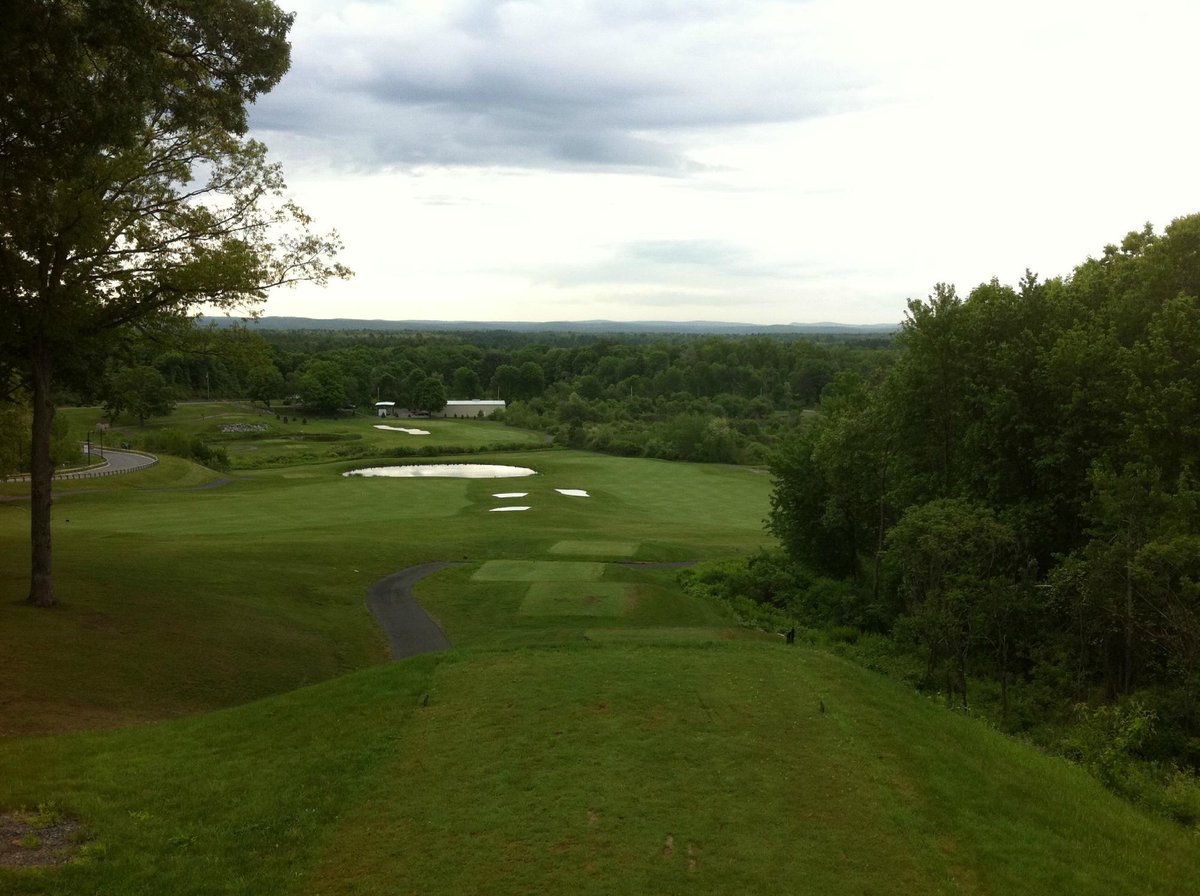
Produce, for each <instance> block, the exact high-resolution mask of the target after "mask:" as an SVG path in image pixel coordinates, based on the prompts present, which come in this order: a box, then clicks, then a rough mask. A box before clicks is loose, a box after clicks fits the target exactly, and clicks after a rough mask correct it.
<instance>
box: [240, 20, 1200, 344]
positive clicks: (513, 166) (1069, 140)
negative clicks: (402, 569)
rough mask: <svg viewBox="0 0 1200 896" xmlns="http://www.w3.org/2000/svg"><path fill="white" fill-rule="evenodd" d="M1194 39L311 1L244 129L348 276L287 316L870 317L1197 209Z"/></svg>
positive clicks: (284, 308)
mask: <svg viewBox="0 0 1200 896" xmlns="http://www.w3.org/2000/svg"><path fill="white" fill-rule="evenodd" d="M1198 26H1200V10H1197V9H1196V8H1194V7H1193V6H1192V5H1191V4H1185V3H1178V2H1168V0H1146V2H1143V3H1142V4H1139V5H1137V6H1136V7H1131V6H1128V5H1127V4H1116V3H1112V2H1088V3H1084V2H1074V0H1060V2H1039V3H1033V2H1028V0H1017V2H1010V3H1005V4H993V5H984V4H979V3H970V4H967V3H961V2H949V0H914V2H910V3H906V4H895V3H890V2H866V0H858V2H854V0H812V2H807V3H803V2H801V3H789V2H750V0H747V2H732V0H731V2H705V3H698V2H683V0H680V2H674V3H673V2H659V3H632V2H626V3H583V2H575V0H553V2H551V0H546V2H542V3H535V2H511V3H483V2H473V3H466V2H460V3H450V4H445V3H436V4H431V3H426V2H416V0H413V2H395V3H390V2H372V3H364V2H358V3H341V4H333V3H324V2H323V3H315V2H313V3H311V4H309V5H308V6H306V7H302V8H301V10H300V18H299V20H298V24H297V26H296V31H295V34H294V38H295V40H294V51H293V57H294V65H293V72H292V73H291V74H290V75H289V76H288V78H287V79H286V80H285V82H284V84H283V85H282V86H281V87H280V88H279V90H278V91H277V92H276V93H275V94H272V95H271V96H269V97H267V98H266V99H265V100H263V101H262V103H261V104H260V108H259V109H258V110H257V111H256V115H255V118H254V123H255V127H256V129H257V131H258V133H260V134H261V135H262V136H263V137H264V138H265V140H266V142H267V143H268V145H270V146H271V147H272V150H273V152H274V153H275V154H276V155H277V156H278V157H280V158H281V159H282V160H283V162H284V164H285V170H286V171H288V172H289V174H290V179H291V181H292V184H293V186H294V188H295V192H296V193H297V196H298V198H299V200H300V201H301V204H302V205H304V206H305V207H306V208H307V209H308V210H309V211H311V212H313V213H314V214H315V216H316V217H317V220H318V222H319V223H320V224H321V225H323V226H336V227H337V228H338V229H339V230H340V231H341V232H342V234H343V236H344V237H345V239H346V243H347V254H346V261H347V262H348V263H349V264H350V265H351V266H352V267H353V268H355V269H356V271H357V272H358V276H357V277H356V278H355V280H353V281H350V282H349V283H346V284H336V285H334V286H331V287H330V288H329V289H328V290H327V291H325V292H323V293H321V292H316V291H312V290H301V291H299V292H297V293H295V294H292V295H291V296H286V295H285V296H281V297H280V298H278V299H273V300H272V302H271V303H270V305H269V306H268V309H267V310H268V312H269V313H279V314H284V313H289V314H290V313H296V314H309V315H311V316H316V317H322V316H324V317H330V316H348V315H351V314H352V315H353V316H361V317H391V318H412V317H426V318H442V319H488V318H491V319H499V318H503V319H526V320H545V319H563V318H586V317H598V316H603V317H615V318H621V319H645V318H661V317H662V316H663V310H664V309H669V311H670V316H671V317H674V318H676V319H687V318H694V317H712V316H720V317H722V318H724V319H742V320H751V321H756V322H763V323H773V322H785V321H793V320H825V319H839V320H844V321H847V322H872V321H894V320H898V319H899V318H900V316H901V314H902V312H903V302H904V299H905V298H907V297H909V296H922V295H925V294H926V293H928V291H929V290H930V288H931V286H932V284H933V283H934V282H936V281H939V280H949V281H952V282H956V283H957V284H958V285H959V287H960V289H961V290H962V291H964V292H965V291H967V290H969V289H970V288H971V287H972V286H973V285H974V284H976V283H978V282H980V281H982V280H985V279H988V278H990V277H991V276H993V275H995V276H999V277H1000V278H1001V279H1003V280H1006V281H1009V282H1012V281H1015V280H1016V279H1017V278H1018V277H1019V276H1020V274H1021V272H1022V271H1023V270H1024V269H1025V268H1026V267H1031V268H1033V269H1034V270H1036V271H1038V272H1039V273H1041V274H1042V275H1045V276H1049V275H1055V274H1065V273H1068V272H1069V270H1070V268H1071V266H1073V265H1074V264H1077V263H1079V262H1080V261H1082V260H1083V258H1084V257H1085V256H1086V255H1087V254H1088V253H1096V252H1098V251H1099V249H1100V248H1101V247H1102V246H1103V245H1104V243H1106V242H1110V241H1114V240H1117V239H1119V238H1120V236H1121V235H1122V234H1123V233H1124V232H1125V231H1126V230H1129V229H1133V228H1137V227H1139V226H1140V225H1141V224H1142V223H1143V222H1144V221H1146V220H1151V221H1153V222H1154V223H1156V224H1157V225H1159V226H1160V227H1161V226H1162V225H1165V224H1166V223H1167V222H1168V221H1169V220H1170V219H1171V218H1173V217H1175V216H1178V215H1181V214H1187V213H1191V212H1194V211H1200V170H1198V169H1197V167H1196V166H1195V164H1194V161H1193V155H1194V150H1193V147H1194V146H1195V144H1196V139H1197V136H1198V134H1197V125H1196V123H1195V121H1194V116H1193V115H1192V114H1191V109H1192V106H1193V105H1194V98H1193V97H1192V95H1191V94H1192V90H1191V85H1192V84H1193V83H1194V75H1193V73H1192V65H1193V64H1192V55H1193V54H1192V51H1191V47H1190V43H1191V40H1192V36H1193V35H1194V34H1195V33H1197V29H1198ZM358 309H361V310H358ZM716 311H719V312H721V313H720V314H719V315H717V314H715V312H716Z"/></svg>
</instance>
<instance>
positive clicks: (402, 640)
mask: <svg viewBox="0 0 1200 896" xmlns="http://www.w3.org/2000/svg"><path fill="white" fill-rule="evenodd" d="M451 566H462V564H461V563H423V564H421V565H420V566H410V567H409V568H408V569H405V570H401V571H400V572H398V573H395V574H394V575H390V576H388V577H387V578H386V579H380V580H379V581H378V582H376V583H375V584H374V585H372V586H371V587H370V588H368V589H367V606H368V607H370V608H371V614H372V615H373V616H374V617H375V621H376V622H378V623H379V627H380V628H381V629H383V633H384V635H386V636H387V640H388V647H389V648H391V651H392V658H393V659H397V660H402V659H405V658H406V657H410V656H417V655H418V654H422V653H436V652H437V651H439V650H449V649H450V648H451V647H453V646H454V645H452V644H451V643H450V639H449V638H447V637H446V633H445V632H443V631H442V630H441V629H440V628H438V624H437V623H436V622H434V621H433V617H431V616H430V615H429V614H428V613H426V612H425V608H424V607H422V606H421V605H420V604H419V603H417V599H416V598H415V597H413V593H412V589H413V585H415V584H416V583H417V582H419V581H420V580H421V579H423V578H425V577H426V576H428V575H432V574H433V573H435V572H438V571H440V570H443V569H446V568H448V567H451Z"/></svg>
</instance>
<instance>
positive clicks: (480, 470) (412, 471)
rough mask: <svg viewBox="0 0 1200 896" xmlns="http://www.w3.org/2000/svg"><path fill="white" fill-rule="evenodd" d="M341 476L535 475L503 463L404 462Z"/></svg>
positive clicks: (412, 477) (535, 471) (448, 476)
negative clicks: (400, 464) (399, 464)
mask: <svg viewBox="0 0 1200 896" xmlns="http://www.w3.org/2000/svg"><path fill="white" fill-rule="evenodd" d="M342 475H343V476H388V477H396V478H403V479H414V478H420V477H430V478H442V479H515V478H516V477H518V476H536V475H537V470H531V469H529V467H507V466H504V465H503V464H404V465H402V466H395V467H365V468H363V469H361V470H350V471H348V472H346V473H343V474H342Z"/></svg>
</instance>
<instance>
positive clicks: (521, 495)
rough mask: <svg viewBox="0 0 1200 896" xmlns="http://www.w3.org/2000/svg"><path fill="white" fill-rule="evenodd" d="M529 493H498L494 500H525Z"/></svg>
mask: <svg viewBox="0 0 1200 896" xmlns="http://www.w3.org/2000/svg"><path fill="white" fill-rule="evenodd" d="M527 494H529V492H497V493H496V494H494V495H492V497H493V498H524V497H525V496H526V495H527Z"/></svg>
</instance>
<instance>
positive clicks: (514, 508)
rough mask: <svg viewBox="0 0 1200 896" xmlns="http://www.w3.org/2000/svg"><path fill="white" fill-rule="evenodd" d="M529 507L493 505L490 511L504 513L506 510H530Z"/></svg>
mask: <svg viewBox="0 0 1200 896" xmlns="http://www.w3.org/2000/svg"><path fill="white" fill-rule="evenodd" d="M528 509H529V508H528V507H493V508H492V509H491V510H490V511H489V513H504V512H505V511H506V510H528Z"/></svg>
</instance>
